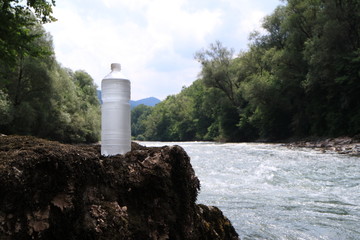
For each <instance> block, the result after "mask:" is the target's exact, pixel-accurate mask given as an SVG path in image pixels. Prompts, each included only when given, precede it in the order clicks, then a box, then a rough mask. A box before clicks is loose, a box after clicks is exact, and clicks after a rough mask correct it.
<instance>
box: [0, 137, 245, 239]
mask: <svg viewBox="0 0 360 240" xmlns="http://www.w3.org/2000/svg"><path fill="white" fill-rule="evenodd" d="M199 189H200V183H199V180H198V178H197V177H196V176H195V173H194V170H193V168H192V166H191V164H190V159H189V157H188V155H187V154H186V152H185V151H184V150H183V149H182V148H181V147H179V146H172V147H169V146H164V147H159V148H146V147H143V146H140V145H138V144H135V143H133V144H132V151H131V152H129V153H127V154H126V155H117V156H113V157H103V156H101V155H100V146H99V145H66V144H60V143H58V142H53V141H47V140H43V139H38V138H34V137H23V136H0V239H1V240H3V239H238V235H237V233H236V232H235V230H234V228H233V227H232V225H231V223H230V221H229V220H228V219H227V218H226V217H224V216H223V214H222V213H221V211H220V210H219V209H218V208H216V207H207V206H204V205H196V204H195V201H196V197H197V193H198V190H199Z"/></svg>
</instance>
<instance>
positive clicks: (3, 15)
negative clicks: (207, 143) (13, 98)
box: [0, 0, 56, 80]
mask: <svg viewBox="0 0 360 240" xmlns="http://www.w3.org/2000/svg"><path fill="white" fill-rule="evenodd" d="M54 5H55V1H54V0H51V2H48V1H47V0H27V1H21V0H2V1H1V2H0V64H1V65H2V66H6V68H5V69H7V68H9V69H12V68H13V66H14V64H16V62H17V60H18V59H19V58H21V57H25V56H40V55H43V54H44V51H43V49H41V48H37V47H36V46H35V45H34V44H33V41H35V40H36V39H37V38H39V37H40V36H41V34H39V33H37V32H36V31H32V28H33V27H34V26H37V25H39V24H40V23H47V22H51V21H56V19H55V18H54V17H53V16H52V6H54ZM3 80H4V79H3Z"/></svg>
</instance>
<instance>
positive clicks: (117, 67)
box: [111, 63, 121, 71]
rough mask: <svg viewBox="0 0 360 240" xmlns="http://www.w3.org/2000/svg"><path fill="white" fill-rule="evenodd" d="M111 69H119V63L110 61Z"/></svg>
mask: <svg viewBox="0 0 360 240" xmlns="http://www.w3.org/2000/svg"><path fill="white" fill-rule="evenodd" d="M111 71H121V65H120V63H112V64H111Z"/></svg>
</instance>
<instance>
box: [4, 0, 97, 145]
mask: <svg viewBox="0 0 360 240" xmlns="http://www.w3.org/2000/svg"><path fill="white" fill-rule="evenodd" d="M53 6H55V1H52V2H47V1H46V0H35V1H30V0H28V1H27V2H26V4H22V3H21V2H20V3H19V1H16V0H2V1H1V3H0V133H2V134H19V135H33V136H38V137H42V138H47V139H53V140H58V141H61V142H67V143H91V142H97V141H99V139H100V104H99V101H98V98H97V95H96V86H95V84H94V81H93V79H92V78H91V76H90V75H89V74H87V73H86V72H84V71H75V72H74V71H72V70H70V69H67V68H64V67H62V66H61V64H60V63H58V62H57V61H56V58H55V54H54V48H53V43H52V37H51V35H50V34H49V33H47V32H46V31H45V30H44V28H43V26H42V24H44V23H49V22H52V21H56V19H55V18H54V17H53V16H52V8H53Z"/></svg>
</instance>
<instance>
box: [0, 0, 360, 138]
mask: <svg viewBox="0 0 360 240" xmlns="http://www.w3.org/2000/svg"><path fill="white" fill-rule="evenodd" d="M53 7H55V1H54V0H52V1H47V0H27V1H26V4H20V3H19V1H17V0H3V1H1V2H0V133H2V134H20V135H34V136H38V137H43V138H47V139H53V140H58V141H61V142H69V143H91V142H97V141H99V140H100V104H99V101H98V99H97V95H96V88H97V86H96V85H95V84H94V81H93V79H92V78H91V76H90V75H89V74H87V73H86V72H85V71H73V70H71V69H67V68H64V67H62V66H61V64H60V63H59V62H57V60H56V57H55V54H54V49H53V43H52V37H51V35H50V34H49V33H47V32H46V31H45V30H44V28H43V26H42V24H44V23H50V22H53V21H56V19H55V18H54V16H53V14H52V8H53ZM262 26H263V29H264V30H263V31H261V32H257V31H254V32H252V33H251V34H250V36H249V43H248V48H247V49H246V50H243V51H242V52H240V53H235V52H234V50H233V49H232V48H229V47H227V46H223V44H222V43H221V41H216V42H214V43H212V44H210V45H209V46H208V47H207V48H205V49H201V50H199V51H198V52H196V53H194V58H195V59H196V60H197V61H198V62H199V63H200V64H201V72H200V73H199V76H198V79H196V80H195V81H194V82H193V83H192V84H191V85H190V86H187V87H183V89H182V90H181V92H180V93H178V94H176V95H170V96H168V97H167V98H166V99H165V100H164V101H162V102H161V103H159V104H157V105H156V106H154V107H148V106H144V105H139V106H137V107H136V108H134V109H133V110H132V135H133V137H134V139H138V140H157V141H194V140H206V141H225V142H226V141H227V142H230V141H233V142H239V141H255V140H266V141H279V140H285V139H292V138H307V137H337V136H350V137H352V136H359V134H360V107H359V106H360V1H359V0H287V1H285V0H284V1H282V4H280V5H279V6H278V7H277V8H276V9H275V10H274V11H273V13H272V14H270V15H269V16H267V17H265V18H264V19H263V23H262Z"/></svg>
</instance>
